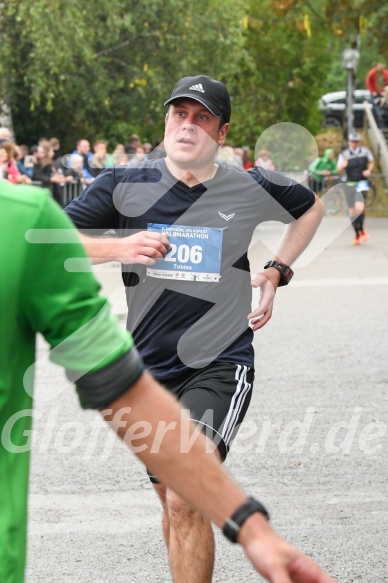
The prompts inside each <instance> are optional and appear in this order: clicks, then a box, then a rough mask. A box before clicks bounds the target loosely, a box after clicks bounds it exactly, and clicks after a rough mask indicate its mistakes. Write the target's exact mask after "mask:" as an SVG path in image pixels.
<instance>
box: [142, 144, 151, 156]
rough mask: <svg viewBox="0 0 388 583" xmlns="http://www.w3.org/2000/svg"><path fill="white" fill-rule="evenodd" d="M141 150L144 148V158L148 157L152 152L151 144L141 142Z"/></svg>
mask: <svg viewBox="0 0 388 583" xmlns="http://www.w3.org/2000/svg"><path fill="white" fill-rule="evenodd" d="M143 150H144V156H145V158H146V159H147V158H149V155H150V154H151V152H152V144H150V142H144V144H143Z"/></svg>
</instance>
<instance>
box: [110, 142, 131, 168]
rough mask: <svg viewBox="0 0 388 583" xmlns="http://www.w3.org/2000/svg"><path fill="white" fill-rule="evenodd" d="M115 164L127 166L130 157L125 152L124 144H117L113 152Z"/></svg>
mask: <svg viewBox="0 0 388 583" xmlns="http://www.w3.org/2000/svg"><path fill="white" fill-rule="evenodd" d="M113 163H114V164H127V163H128V155H127V154H126V152H125V147H124V144H117V146H116V147H115V149H114V150H113Z"/></svg>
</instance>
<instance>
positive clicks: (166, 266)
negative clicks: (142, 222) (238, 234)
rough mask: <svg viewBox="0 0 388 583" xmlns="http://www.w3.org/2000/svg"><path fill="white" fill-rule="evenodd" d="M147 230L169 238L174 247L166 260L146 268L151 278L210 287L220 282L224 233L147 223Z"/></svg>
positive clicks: (209, 229)
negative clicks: (206, 284) (204, 283)
mask: <svg viewBox="0 0 388 583" xmlns="http://www.w3.org/2000/svg"><path fill="white" fill-rule="evenodd" d="M147 230H148V231H154V232H158V233H162V234H164V235H167V236H168V239H169V242H170V246H171V247H170V249H169V250H168V252H167V254H166V256H165V257H164V258H163V259H160V260H158V261H156V263H155V264H154V265H153V266H152V267H148V268H147V275H148V276H150V277H158V278H162V279H175V280H182V281H185V280H186V281H199V282H200V281H203V282H207V283H213V282H214V283H216V282H218V281H219V280H220V277H221V274H220V270H221V257H222V238H223V231H222V230H221V229H217V228H213V227H195V226H185V225H163V224H159V223H148V227H147ZM198 239H200V240H201V244H198Z"/></svg>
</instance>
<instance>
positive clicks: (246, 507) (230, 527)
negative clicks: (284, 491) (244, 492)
mask: <svg viewBox="0 0 388 583" xmlns="http://www.w3.org/2000/svg"><path fill="white" fill-rule="evenodd" d="M255 512H260V514H263V516H265V518H266V519H267V520H269V513H268V510H267V509H266V508H265V507H264V506H263V505H262V504H261V503H260V502H259V501H258V500H256V499H255V498H252V496H250V497H249V498H248V500H247V501H246V502H245V503H244V504H242V505H241V506H240V507H239V508H237V510H236V511H235V512H234V513H233V514H232V516H231V517H230V518H227V519H226V520H225V524H224V526H223V529H222V532H223V534H224V535H225V536H226V538H227V539H229V540H230V542H232V543H236V542H237V537H238V534H239V532H240V529H241V527H242V525H243V524H244V522H245V521H246V520H247V518H249V517H250V516H251V515H252V514H254V513H255Z"/></svg>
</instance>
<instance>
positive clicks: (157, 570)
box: [27, 218, 388, 583]
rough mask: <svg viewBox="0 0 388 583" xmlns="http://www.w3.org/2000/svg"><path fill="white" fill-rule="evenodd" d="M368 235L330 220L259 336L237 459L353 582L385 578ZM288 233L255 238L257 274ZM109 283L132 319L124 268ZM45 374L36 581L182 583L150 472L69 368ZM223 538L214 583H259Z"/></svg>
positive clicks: (323, 559) (32, 582)
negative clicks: (171, 561) (171, 568)
mask: <svg viewBox="0 0 388 583" xmlns="http://www.w3.org/2000/svg"><path fill="white" fill-rule="evenodd" d="M367 227H368V230H369V232H370V241H369V242H368V243H367V244H364V245H362V246H360V247H353V246H352V245H351V244H350V242H351V240H352V238H353V235H352V232H351V229H350V227H348V226H347V222H346V219H341V218H327V219H325V220H324V224H323V226H322V228H321V231H320V233H321V235H320V237H318V238H317V242H316V244H315V245H313V246H312V248H311V252H310V254H308V255H306V257H305V258H302V260H301V261H300V262H299V267H298V268H297V269H296V276H295V278H294V281H293V282H292V283H291V285H290V286H289V287H288V288H284V289H280V290H279V291H278V294H277V298H276V309H275V311H274V315H273V318H272V320H271V322H270V323H269V324H268V325H267V326H266V327H265V328H264V329H263V330H262V331H261V332H259V333H258V334H257V335H256V338H255V349H256V355H257V356H256V360H257V376H256V383H255V390H254V397H253V401H252V405H251V407H250V410H249V413H248V415H247V418H246V422H245V424H244V426H243V427H242V429H241V431H240V434H239V437H238V438H237V440H236V442H235V444H234V449H233V451H232V453H231V454H230V457H229V459H228V462H227V465H228V467H229V468H230V470H231V471H232V472H233V474H234V475H235V476H236V477H237V478H238V479H239V480H240V481H241V482H242V483H243V484H244V485H245V486H246V488H247V489H248V490H249V491H250V492H251V493H253V494H255V495H256V496H258V497H259V498H260V499H262V500H263V501H264V502H265V503H266V505H267V506H268V507H269V508H270V510H271V512H272V516H273V524H274V526H275V527H276V528H277V529H278V530H279V532H280V533H281V534H282V535H284V536H285V537H286V538H287V539H288V540H290V541H291V542H293V543H294V544H296V545H297V546H299V547H300V548H301V549H303V550H304V551H305V552H306V553H308V554H309V555H311V556H312V557H313V558H314V559H316V560H317V561H319V562H320V563H321V564H322V565H323V567H325V568H326V569H327V570H329V571H330V573H332V574H333V575H334V576H336V577H338V580H339V581H340V582H341V583H361V582H365V583H386V582H387V581H388V567H387V556H388V543H387V540H388V536H387V533H388V486H387V483H388V455H387V453H388V334H387V322H388V301H387V300H388V219H369V220H368V221H367ZM279 232H280V231H279V227H278V226H277V225H274V224H269V225H267V226H266V227H265V228H263V229H262V230H261V231H260V232H259V233H258V239H259V241H258V242H257V243H256V244H255V245H254V247H253V249H252V250H251V256H252V264H253V267H254V268H258V267H259V266H260V265H262V264H263V262H264V261H265V260H266V259H268V257H269V256H270V252H269V250H268V249H267V247H269V249H271V248H272V241H273V240H274V239H276V237H277V236H278V235H279ZM263 241H264V242H265V244H264V243H263ZM97 275H98V277H99V278H100V279H101V281H102V282H103V284H104V289H105V291H106V293H108V294H110V295H111V296H112V298H113V305H114V309H115V311H116V313H117V314H118V315H119V316H120V317H121V319H123V315H124V312H125V304H124V299H123V292H122V288H121V284H120V275H119V273H118V272H117V266H116V265H112V264H110V265H108V266H104V267H103V268H102V269H101V268H100V269H99V271H98V273H97ZM45 351H46V348H45V346H44V344H43V342H41V341H40V342H39V356H40V357H41V358H43V356H44V353H45ZM38 371H39V372H38V382H37V391H36V397H37V399H36V420H35V428H36V432H35V439H34V453H33V456H32V467H31V495H30V531H29V561H28V574H27V583H38V582H39V583H40V582H45V583H49V582H51V581H55V582H56V583H77V582H81V581H82V582H83V583H102V582H104V583H138V582H143V581H147V582H148V583H152V582H155V583H156V582H157V583H164V582H170V581H171V578H170V575H169V572H168V567H167V563H166V559H165V554H164V550H163V544H162V536H161V529H160V524H159V523H160V512H159V506H158V502H157V500H156V498H155V496H154V494H153V492H152V490H151V487H150V485H149V483H148V481H147V479H146V478H145V476H144V471H143V469H142V467H141V465H140V463H139V462H138V461H137V460H136V459H135V457H134V456H132V455H130V454H128V453H127V451H126V450H125V449H124V448H123V446H122V445H121V444H120V443H118V441H114V440H112V436H111V435H110V434H109V433H108V431H107V430H106V429H105V428H104V426H103V424H102V423H101V422H100V421H99V419H98V417H97V416H96V415H95V414H94V413H92V412H84V411H81V410H80V409H79V408H78V405H77V399H76V397H75V394H74V391H73V390H72V389H71V388H69V389H68V390H64V387H65V386H66V381H65V380H64V375H63V373H62V372H61V371H60V370H57V369H55V368H54V367H52V366H49V365H47V363H44V361H43V362H40V364H39V365H38ZM220 494H221V495H222V493H220ZM216 537H217V561H216V572H215V575H214V581H215V582H217V583H232V582H234V581H236V580H238V581H240V582H248V581H259V580H261V579H260V578H259V577H258V576H257V575H255V574H254V573H253V572H252V569H251V568H250V566H249V564H248V562H247V561H246V560H245V559H244V558H243V556H242V553H241V549H240V548H238V547H234V546H232V545H230V544H228V542H227V541H225V540H223V538H222V537H221V536H220V535H219V533H218V532H217V533H216Z"/></svg>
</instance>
